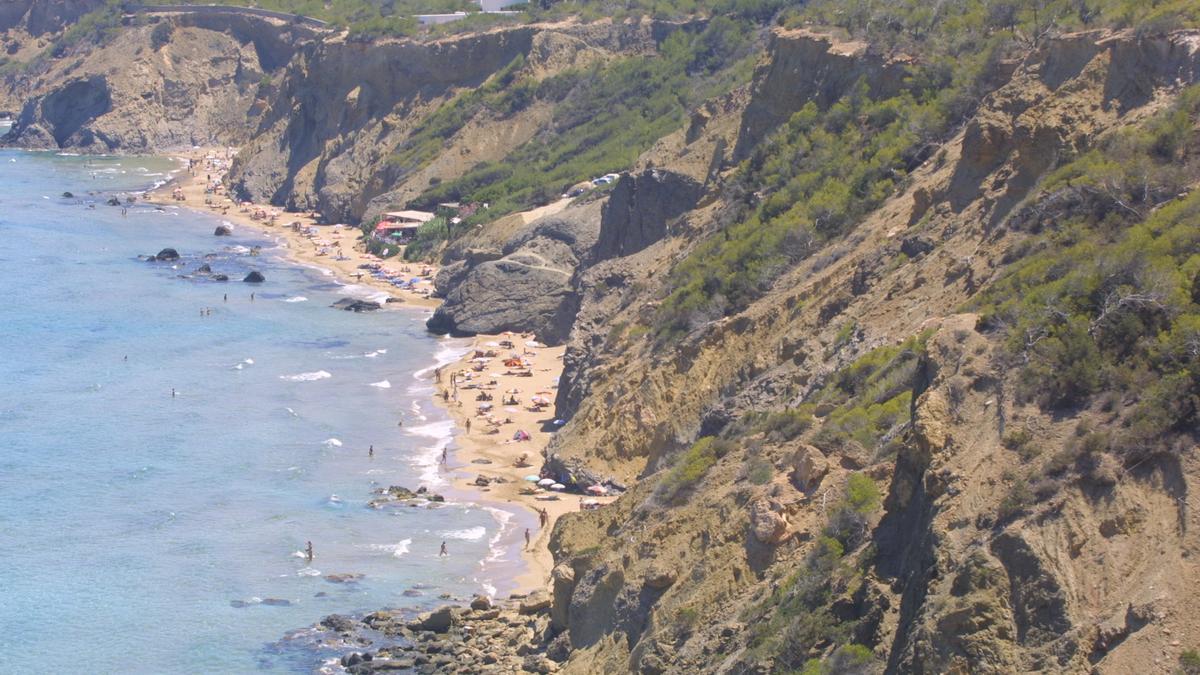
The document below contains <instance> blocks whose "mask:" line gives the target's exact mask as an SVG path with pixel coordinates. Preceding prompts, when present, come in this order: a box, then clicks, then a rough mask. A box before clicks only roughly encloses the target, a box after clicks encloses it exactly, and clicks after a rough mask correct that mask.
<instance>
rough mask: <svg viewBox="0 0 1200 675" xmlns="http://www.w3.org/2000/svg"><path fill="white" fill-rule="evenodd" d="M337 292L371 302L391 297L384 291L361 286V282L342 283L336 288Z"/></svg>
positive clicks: (384, 300) (381, 302) (385, 300)
mask: <svg viewBox="0 0 1200 675" xmlns="http://www.w3.org/2000/svg"><path fill="white" fill-rule="evenodd" d="M337 292H338V293H339V294H341V295H348V296H350V297H352V298H358V299H361V300H370V301H372V302H378V303H379V304H383V303H385V302H387V299H388V298H390V297H392V296H391V295H390V294H389V293H387V292H386V291H381V290H379V289H376V288H371V287H370V286H363V285H361V284H344V285H342V286H341V287H339V288H338V291H337Z"/></svg>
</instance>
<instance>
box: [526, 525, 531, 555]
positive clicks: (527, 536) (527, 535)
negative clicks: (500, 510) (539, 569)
mask: <svg viewBox="0 0 1200 675" xmlns="http://www.w3.org/2000/svg"><path fill="white" fill-rule="evenodd" d="M529 544H530V537H529V528H528V527H527V528H525V550H526V551H528V550H529Z"/></svg>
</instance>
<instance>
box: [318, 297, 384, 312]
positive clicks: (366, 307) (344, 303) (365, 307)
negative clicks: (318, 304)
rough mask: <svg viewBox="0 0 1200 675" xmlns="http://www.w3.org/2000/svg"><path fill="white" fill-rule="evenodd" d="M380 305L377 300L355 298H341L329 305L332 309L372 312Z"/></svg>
mask: <svg viewBox="0 0 1200 675" xmlns="http://www.w3.org/2000/svg"><path fill="white" fill-rule="evenodd" d="M381 306H382V305H380V304H379V303H378V302H372V301H370V300H357V299H355V298H342V299H341V300H338V301H337V302H335V303H333V304H332V305H330V307H333V308H334V309H344V310H346V311H347V312H373V311H375V310H377V309H379V308H380V307H381Z"/></svg>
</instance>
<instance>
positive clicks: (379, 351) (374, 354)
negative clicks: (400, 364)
mask: <svg viewBox="0 0 1200 675" xmlns="http://www.w3.org/2000/svg"><path fill="white" fill-rule="evenodd" d="M386 353H387V350H386V349H376V350H375V351H373V352H367V353H366V354H363V356H365V357H366V358H368V359H373V358H375V357H377V356H379V355H380V354H386Z"/></svg>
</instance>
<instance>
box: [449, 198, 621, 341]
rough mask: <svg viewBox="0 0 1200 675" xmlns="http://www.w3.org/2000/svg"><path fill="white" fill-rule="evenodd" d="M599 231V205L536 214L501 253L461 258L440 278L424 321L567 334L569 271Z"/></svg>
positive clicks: (542, 335) (571, 307) (574, 305)
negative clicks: (441, 296) (442, 290)
mask: <svg viewBox="0 0 1200 675" xmlns="http://www.w3.org/2000/svg"><path fill="white" fill-rule="evenodd" d="M598 232H599V206H598V205H596V204H593V205H590V206H586V207H582V208H578V209H568V210H567V211H563V212H562V213H559V214H556V215H553V216H547V217H545V218H542V219H541V220H538V221H535V222H534V223H532V224H531V225H530V227H529V229H528V230H527V231H525V232H523V233H521V234H519V235H518V236H516V237H514V238H513V239H512V240H511V241H509V242H508V244H507V245H506V246H505V248H504V251H503V253H504V255H503V257H501V258H498V259H495V260H491V259H489V258H490V257H491V256H479V257H477V258H475V261H477V262H476V263H475V264H473V265H472V264H471V262H472V261H470V260H468V261H463V263H462V264H460V265H458V266H457V268H455V269H454V271H453V272H452V273H451V274H452V276H451V277H450V278H449V279H443V280H442V281H441V282H440V285H443V287H448V286H451V285H453V288H452V289H450V290H449V291H448V292H447V293H446V301H445V302H444V303H443V304H442V305H441V306H440V307H438V309H437V311H436V312H434V315H433V316H432V317H430V319H429V321H428V322H427V323H426V325H427V326H428V327H429V329H430V330H431V331H433V332H435V333H455V334H473V333H499V332H502V331H506V330H510V331H516V332H532V333H534V334H535V335H537V336H538V338H539V339H540V340H542V341H543V342H545V343H547V344H557V343H560V342H562V341H563V340H565V339H566V337H567V334H568V333H569V332H570V330H571V325H572V323H573V322H574V319H575V311H576V310H577V309H578V296H577V294H576V292H575V287H574V278H575V274H576V269H577V268H578V267H579V266H580V264H581V260H583V259H585V258H586V256H587V255H588V254H589V253H590V252H591V250H592V248H593V247H594V246H595V244H596V239H597V236H598Z"/></svg>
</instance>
